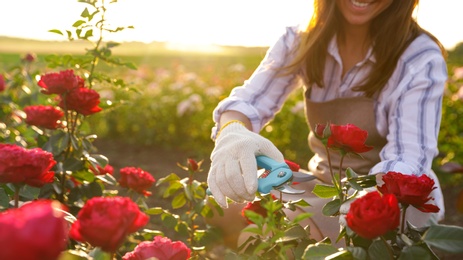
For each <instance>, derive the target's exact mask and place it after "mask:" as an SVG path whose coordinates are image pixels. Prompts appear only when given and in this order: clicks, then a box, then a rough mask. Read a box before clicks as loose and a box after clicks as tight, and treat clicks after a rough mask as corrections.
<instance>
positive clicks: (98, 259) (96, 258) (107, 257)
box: [89, 247, 112, 260]
mask: <svg viewBox="0 0 463 260" xmlns="http://www.w3.org/2000/svg"><path fill="white" fill-rule="evenodd" d="M89 256H91V257H92V258H91V259H93V260H111V258H112V257H111V254H110V253H106V252H105V251H103V250H101V248H99V247H96V248H95V249H93V250H92V251H91V252H90V253H89Z"/></svg>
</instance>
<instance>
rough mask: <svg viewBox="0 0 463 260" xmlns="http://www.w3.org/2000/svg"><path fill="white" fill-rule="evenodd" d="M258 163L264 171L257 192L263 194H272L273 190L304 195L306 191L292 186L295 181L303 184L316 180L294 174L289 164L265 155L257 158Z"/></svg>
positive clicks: (312, 177)
mask: <svg viewBox="0 0 463 260" xmlns="http://www.w3.org/2000/svg"><path fill="white" fill-rule="evenodd" d="M256 161H257V166H258V167H260V168H262V169H263V170H264V172H263V173H262V174H260V176H259V178H258V180H257V182H258V184H257V190H258V191H259V192H261V193H270V191H271V190H272V189H275V190H278V191H281V192H283V193H287V194H303V193H304V192H305V191H304V190H298V189H295V188H293V187H291V185H290V184H291V183H292V182H293V181H299V182H303V181H311V180H314V179H316V177H315V176H313V175H309V174H303V173H300V174H299V173H297V172H293V171H292V170H291V169H290V168H289V166H288V164H286V163H284V162H281V163H280V162H276V161H275V160H273V159H271V158H270V157H267V156H265V155H258V156H256ZM295 174H296V175H297V177H296V178H295ZM296 179H297V180H296Z"/></svg>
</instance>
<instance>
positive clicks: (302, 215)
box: [293, 212, 313, 223]
mask: <svg viewBox="0 0 463 260" xmlns="http://www.w3.org/2000/svg"><path fill="white" fill-rule="evenodd" d="M312 215H313V213H310V212H304V213H300V214H298V215H297V216H296V217H295V218H294V219H293V222H294V223H299V222H301V221H303V220H306V219H308V218H310V217H312Z"/></svg>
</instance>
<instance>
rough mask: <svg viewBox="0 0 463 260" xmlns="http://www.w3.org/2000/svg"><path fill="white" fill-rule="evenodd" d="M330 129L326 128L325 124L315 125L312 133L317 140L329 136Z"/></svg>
mask: <svg viewBox="0 0 463 260" xmlns="http://www.w3.org/2000/svg"><path fill="white" fill-rule="evenodd" d="M329 131H330V128H328V127H326V124H316V125H315V129H314V133H315V135H316V136H317V137H318V138H327V137H329V136H330V134H331V132H329Z"/></svg>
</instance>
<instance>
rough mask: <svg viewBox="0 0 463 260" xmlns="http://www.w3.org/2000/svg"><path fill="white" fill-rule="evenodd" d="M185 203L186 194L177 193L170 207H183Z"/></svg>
mask: <svg viewBox="0 0 463 260" xmlns="http://www.w3.org/2000/svg"><path fill="white" fill-rule="evenodd" d="M185 204H186V196H185V194H184V193H179V194H178V195H177V196H175V197H174V199H173V200H172V208H174V209H178V208H181V207H183V206H184V205H185Z"/></svg>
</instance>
